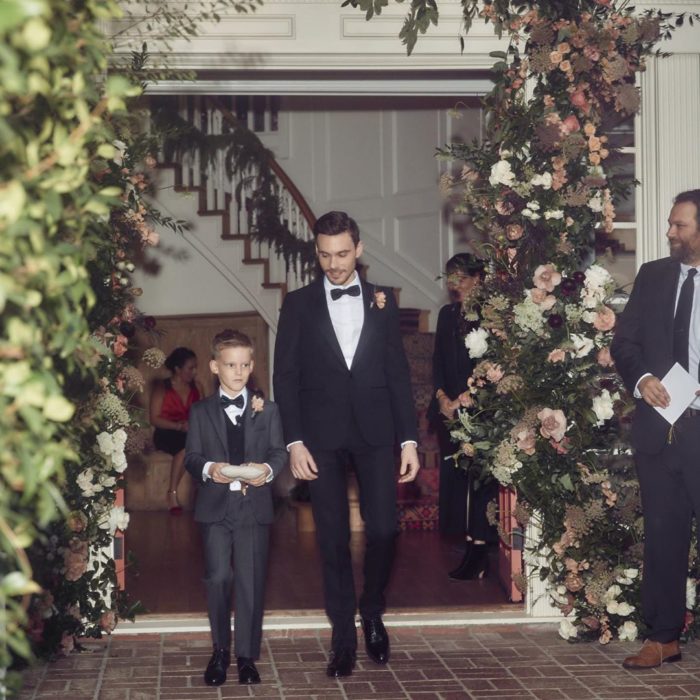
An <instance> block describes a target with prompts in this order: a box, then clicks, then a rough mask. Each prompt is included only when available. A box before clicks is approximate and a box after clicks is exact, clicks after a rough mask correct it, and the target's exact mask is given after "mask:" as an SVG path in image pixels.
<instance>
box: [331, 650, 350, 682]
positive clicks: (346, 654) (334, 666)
mask: <svg viewBox="0 0 700 700" xmlns="http://www.w3.org/2000/svg"><path fill="white" fill-rule="evenodd" d="M354 668H355V652H354V651H353V650H352V649H339V650H338V651H332V652H331V660H330V661H329V662H328V668H326V675H327V676H330V677H331V678H342V677H343V676H349V675H351V674H352V671H353V669H354Z"/></svg>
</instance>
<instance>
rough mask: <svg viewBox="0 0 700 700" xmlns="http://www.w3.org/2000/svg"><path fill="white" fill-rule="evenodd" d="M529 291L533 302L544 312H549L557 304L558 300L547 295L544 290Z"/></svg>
mask: <svg viewBox="0 0 700 700" xmlns="http://www.w3.org/2000/svg"><path fill="white" fill-rule="evenodd" d="M529 291H530V298H531V299H532V301H534V302H535V304H537V305H538V306H541V307H542V309H543V310H544V311H549V310H550V309H551V308H552V307H553V306H554V304H556V303H557V298H556V297H554V296H552V295H551V294H547V292H546V291H545V290H544V289H530V290H529Z"/></svg>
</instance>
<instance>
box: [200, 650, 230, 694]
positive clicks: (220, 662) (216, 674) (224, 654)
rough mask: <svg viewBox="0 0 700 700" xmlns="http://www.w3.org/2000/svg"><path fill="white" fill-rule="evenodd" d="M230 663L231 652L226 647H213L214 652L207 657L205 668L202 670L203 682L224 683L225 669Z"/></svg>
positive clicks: (211, 683)
mask: <svg viewBox="0 0 700 700" xmlns="http://www.w3.org/2000/svg"><path fill="white" fill-rule="evenodd" d="M230 665H231V654H230V652H229V650H228V649H218V648H217V647H214V653H213V654H212V655H211V659H209V663H208V664H207V670H206V671H205V672H204V682H205V683H206V684H207V685H222V684H224V683H226V669H227V668H228V667H229V666H230Z"/></svg>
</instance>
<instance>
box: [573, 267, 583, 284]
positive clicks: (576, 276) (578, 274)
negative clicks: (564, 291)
mask: <svg viewBox="0 0 700 700" xmlns="http://www.w3.org/2000/svg"><path fill="white" fill-rule="evenodd" d="M571 278H572V279H573V280H574V282H576V283H577V284H583V283H584V282H585V281H586V275H585V273H583V272H581V270H576V272H574V274H573V275H571Z"/></svg>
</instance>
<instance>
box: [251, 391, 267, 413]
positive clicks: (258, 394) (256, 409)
mask: <svg viewBox="0 0 700 700" xmlns="http://www.w3.org/2000/svg"><path fill="white" fill-rule="evenodd" d="M264 407H265V399H263V394H262V391H260V390H256V391H254V392H253V396H252V398H251V399H250V410H251V413H252V417H253V418H255V416H257V415H258V413H262V410H263V408H264Z"/></svg>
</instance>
